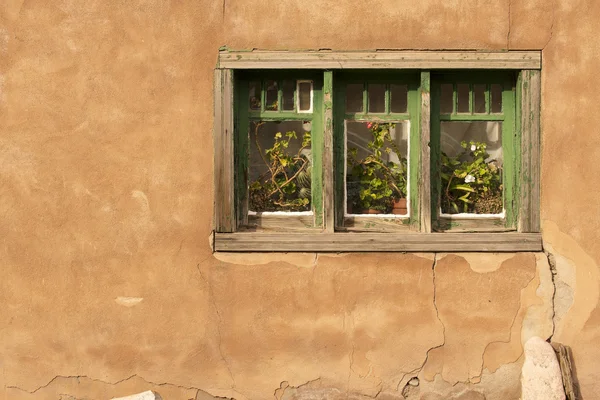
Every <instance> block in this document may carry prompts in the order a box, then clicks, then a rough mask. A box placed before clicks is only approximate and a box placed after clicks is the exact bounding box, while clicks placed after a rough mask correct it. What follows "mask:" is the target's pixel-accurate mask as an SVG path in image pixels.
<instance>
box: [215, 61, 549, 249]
mask: <svg viewBox="0 0 600 400" xmlns="http://www.w3.org/2000/svg"><path fill="white" fill-rule="evenodd" d="M540 68H541V57H540V53H539V52H532V51H526V52H519V51H515V52H457V51H428V52H425V51H423V52H411V51H385V52H362V53H360V52H357V53H353V52H331V51H328V52H320V51H314V52H311V51H308V52H269V51H250V52H236V51H229V50H226V49H224V50H222V51H221V52H220V54H219V65H218V68H217V69H216V70H215V126H214V149H215V152H214V155H215V169H214V171H215V216H214V233H213V236H212V237H213V242H212V244H213V250H215V251H283V252H294V251H317V252H338V251H539V250H540V249H541V235H540V233H539V161H540V160H539V146H540V139H539V112H540V71H539V70H540ZM292 79H293V80H296V81H302V80H308V81H311V82H312V83H313V103H312V110H311V111H312V112H308V113H307V112H298V111H299V110H297V109H294V110H291V111H283V110H281V109H280V108H281V107H278V109H277V110H273V109H269V107H265V102H266V100H267V96H269V99H271V100H274V99H275V97H274V96H275V94H274V92H273V91H272V92H271V93H270V94H268V95H267V94H266V93H265V91H264V90H262V91H261V92H260V96H261V97H260V109H254V110H251V109H250V107H249V105H248V104H249V103H248V99H249V92H248V91H249V83H250V82H252V81H260V82H262V83H263V84H262V86H261V87H263V88H264V87H265V85H264V81H265V80H274V81H277V82H279V83H280V84H279V85H278V91H277V94H276V96H277V97H276V99H277V102H278V105H281V101H282V96H283V93H282V91H281V86H282V85H281V83H282V82H283V81H284V80H292ZM351 83H354V84H356V83H358V84H362V85H363V107H362V111H363V112H347V110H346V109H345V101H344V99H345V88H346V85H347V84H351ZM444 83H451V84H452V85H456V84H467V85H469V88H471V89H472V88H473V87H474V85H482V84H483V85H486V90H485V98H486V103H485V104H486V107H487V108H486V109H485V112H484V113H479V114H475V113H474V112H473V94H472V92H471V91H470V92H469V93H470V94H469V108H468V110H469V111H468V112H466V113H462V114H461V113H458V112H454V111H455V110H453V112H451V113H441V112H440V108H439V104H440V85H442V84H444ZM372 84H384V85H386V86H385V88H386V91H385V96H386V97H385V99H386V100H385V107H384V109H383V112H377V113H373V112H369V109H368V100H367V90H368V87H369V85H372ZM392 84H400V85H406V87H407V96H408V98H407V110H406V112H391V109H390V97H389V96H390V94H389V92H390V88H391V86H390V85H392ZM492 84H500V85H502V88H503V89H502V104H503V107H504V108H503V109H502V112H501V113H496V112H491V111H492V110H490V109H489V107H490V106H489V104H490V101H489V98H490V96H491V95H490V94H489V90H490V87H491V86H490V85H492ZM478 98H479V97H478ZM453 104H456V100H454V103H453ZM378 111H381V110H378ZM287 120H290V121H310V122H311V123H312V133H311V134H312V144H311V146H312V147H311V154H312V155H311V157H312V163H313V165H312V167H313V171H312V175H311V180H312V183H311V185H312V186H311V187H312V193H311V205H312V214H310V216H308V217H307V216H306V215H301V216H300V215H283V216H280V215H264V216H261V218H260V220H257V218H256V216H249V214H248V206H247V204H248V193H247V190H248V177H247V176H248V149H249V142H248V140H249V139H248V132H249V126H250V124H251V123H252V122H253V121H287ZM346 120H352V121H360V122H368V121H375V122H381V123H386V122H398V121H409V123H410V129H409V138H410V140H409V143H408V155H407V158H408V168H409V172H408V176H407V179H408V183H409V187H410V188H409V191H408V196H409V199H410V200H409V201H410V205H411V207H410V210H409V214H408V215H406V216H403V218H389V220H386V219H388V218H387V217H386V216H385V215H384V216H382V217H383V218H379V219H377V218H373V217H371V216H361V218H355V217H354V218H349V217H352V214H350V213H346V205H345V204H344V202H345V192H344V191H345V177H346V172H345V165H346V159H345V157H346V148H345V145H346V144H345V124H346V122H345V121H346ZM444 121H501V122H502V151H503V156H504V163H505V166H504V169H503V176H502V184H503V185H504V191H503V204H504V211H503V212H504V214H503V215H502V218H494V217H497V216H492V218H488V219H487V220H486V219H472V220H471V219H469V218H467V219H465V220H462V219H461V220H455V219H451V220H450V221H446V220H445V218H444V217H445V216H444V215H440V214H439V195H440V187H439V186H440V185H439V175H440V172H439V171H440V165H439V160H440V157H439V155H440V143H441V142H440V124H441V123H442V122H444ZM263 214H264V213H263Z"/></svg>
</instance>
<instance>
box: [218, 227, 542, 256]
mask: <svg viewBox="0 0 600 400" xmlns="http://www.w3.org/2000/svg"><path fill="white" fill-rule="evenodd" d="M213 249H214V251H217V252H219V251H223V252H334V253H335V252H466V251H468V252H522V251H542V235H541V234H540V233H516V232H507V233H351V232H336V233H277V234H275V233H260V232H237V233H215V234H214V244H213Z"/></svg>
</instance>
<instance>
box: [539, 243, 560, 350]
mask: <svg viewBox="0 0 600 400" xmlns="http://www.w3.org/2000/svg"><path fill="white" fill-rule="evenodd" d="M542 251H543V252H544V254H545V255H546V258H548V265H549V266H550V275H551V277H552V286H553V288H554V291H553V292H552V333H551V334H550V337H549V338H548V341H549V342H551V341H552V338H553V337H554V333H556V306H555V305H556V274H557V273H558V272H557V270H556V259H555V258H554V254H552V253H550V252H549V251H548V250H547V249H545V248H544V247H543V245H542Z"/></svg>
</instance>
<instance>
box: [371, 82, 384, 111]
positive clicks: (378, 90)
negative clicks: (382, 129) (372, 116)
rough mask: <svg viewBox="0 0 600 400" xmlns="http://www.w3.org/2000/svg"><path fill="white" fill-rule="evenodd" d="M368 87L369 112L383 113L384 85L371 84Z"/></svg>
mask: <svg viewBox="0 0 600 400" xmlns="http://www.w3.org/2000/svg"><path fill="white" fill-rule="evenodd" d="M368 89H369V112H370V113H383V112H385V85H383V84H372V85H369V86H368Z"/></svg>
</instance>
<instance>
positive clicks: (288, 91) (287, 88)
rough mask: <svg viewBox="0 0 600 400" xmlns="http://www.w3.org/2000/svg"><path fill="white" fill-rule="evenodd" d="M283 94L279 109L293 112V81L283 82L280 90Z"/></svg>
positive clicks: (294, 87)
mask: <svg viewBox="0 0 600 400" xmlns="http://www.w3.org/2000/svg"><path fill="white" fill-rule="evenodd" d="M281 91H282V92H283V96H282V99H281V101H282V103H283V104H282V105H281V109H282V110H284V111H294V93H295V91H296V82H295V81H283V86H282V88H281Z"/></svg>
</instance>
